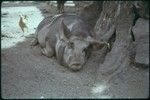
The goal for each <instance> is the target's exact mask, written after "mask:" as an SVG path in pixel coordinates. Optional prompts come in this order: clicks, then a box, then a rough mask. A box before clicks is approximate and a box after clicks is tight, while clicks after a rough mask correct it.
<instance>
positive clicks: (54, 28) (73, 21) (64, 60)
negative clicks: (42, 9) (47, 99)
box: [32, 14, 109, 71]
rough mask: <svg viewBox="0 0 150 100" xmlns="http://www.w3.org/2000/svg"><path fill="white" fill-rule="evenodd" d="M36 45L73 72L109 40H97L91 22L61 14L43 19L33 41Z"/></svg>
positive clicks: (44, 53) (43, 52)
mask: <svg viewBox="0 0 150 100" xmlns="http://www.w3.org/2000/svg"><path fill="white" fill-rule="evenodd" d="M36 44H39V45H40V47H41V52H42V54H43V55H45V56H47V57H50V58H51V57H53V56H56V59H57V61H58V62H59V63H60V64H61V65H63V66H66V67H68V68H69V69H71V70H72V71H79V70H80V69H82V67H83V65H84V64H85V63H86V61H87V59H88V57H89V54H90V53H91V51H92V50H97V49H100V48H101V47H102V46H105V45H106V46H109V44H108V43H107V42H102V41H101V42H99V41H98V40H96V39H95V38H94V32H93V30H92V29H91V28H90V27H89V25H87V23H86V22H84V21H83V20H82V18H80V17H79V16H77V15H74V14H59V15H56V16H54V17H53V18H52V19H50V17H47V18H45V19H44V20H43V21H41V23H40V24H39V25H38V27H37V29H36V39H35V40H33V41H32V46H34V45H36ZM94 48H95V49H94Z"/></svg>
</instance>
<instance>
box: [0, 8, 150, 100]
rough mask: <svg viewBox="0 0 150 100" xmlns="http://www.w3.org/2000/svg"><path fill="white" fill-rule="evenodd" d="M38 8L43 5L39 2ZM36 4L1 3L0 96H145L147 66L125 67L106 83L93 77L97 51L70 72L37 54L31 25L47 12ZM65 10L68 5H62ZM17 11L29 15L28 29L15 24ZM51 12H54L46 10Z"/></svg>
mask: <svg viewBox="0 0 150 100" xmlns="http://www.w3.org/2000/svg"><path fill="white" fill-rule="evenodd" d="M40 7H41V8H42V7H43V6H40ZM38 8H39V6H24V7H21V6H18V7H2V14H3V13H8V14H7V15H2V17H1V21H2V22H1V30H2V33H1V34H2V35H4V37H1V62H2V63H1V94H2V98H7V99H8V98H115V97H116V98H136V97H137V98H141V97H142V98H143V97H148V96H149V94H148V91H149V72H148V70H147V69H139V68H135V67H131V66H129V67H127V68H126V69H124V70H123V71H122V72H120V73H119V74H117V75H115V76H114V77H113V78H112V79H111V80H110V82H109V84H107V85H106V84H105V85H102V84H100V82H97V81H96V77H97V73H98V72H97V69H98V68H99V63H101V62H102V61H103V58H102V55H103V54H102V53H101V52H98V51H97V52H93V53H92V55H91V57H90V58H89V59H88V61H87V63H86V65H85V66H84V67H83V69H82V70H81V71H79V72H71V71H70V70H68V69H67V68H65V67H64V66H61V65H59V64H58V63H57V61H56V59H55V57H53V58H47V57H45V56H43V55H42V54H41V51H40V48H39V46H35V47H31V46H30V45H29V44H30V41H31V40H32V37H33V34H34V32H35V28H36V27H37V25H38V24H39V22H40V21H41V20H42V19H43V18H44V16H46V15H47V14H45V15H44V14H42V13H41V11H40V10H39V9H38ZM53 9H54V10H55V9H56V8H53ZM66 9H68V11H69V10H70V9H72V11H71V13H72V12H73V9H74V8H73V7H72V8H66ZM19 13H23V14H27V15H28V16H29V32H28V33H25V36H26V37H21V35H22V34H23V33H22V32H21V29H20V28H19V26H18V20H19V16H18V15H19ZM50 14H51V15H54V14H56V12H55V13H52V12H50Z"/></svg>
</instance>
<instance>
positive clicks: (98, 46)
mask: <svg viewBox="0 0 150 100" xmlns="http://www.w3.org/2000/svg"><path fill="white" fill-rule="evenodd" d="M86 40H87V41H88V42H89V43H90V45H91V46H92V49H93V50H97V49H101V48H102V47H103V46H107V47H108V48H110V46H109V43H107V42H102V41H101V42H99V41H98V40H96V39H94V38H92V37H90V36H89V37H87V38H86Z"/></svg>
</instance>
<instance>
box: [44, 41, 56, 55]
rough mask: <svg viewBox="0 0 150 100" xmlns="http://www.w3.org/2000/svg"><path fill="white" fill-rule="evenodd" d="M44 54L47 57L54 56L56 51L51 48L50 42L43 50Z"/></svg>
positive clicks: (47, 42)
mask: <svg viewBox="0 0 150 100" xmlns="http://www.w3.org/2000/svg"><path fill="white" fill-rule="evenodd" d="M42 53H43V54H44V55H45V56H47V57H52V56H53V55H54V49H53V48H52V47H51V46H50V41H46V47H45V48H43V49H42Z"/></svg>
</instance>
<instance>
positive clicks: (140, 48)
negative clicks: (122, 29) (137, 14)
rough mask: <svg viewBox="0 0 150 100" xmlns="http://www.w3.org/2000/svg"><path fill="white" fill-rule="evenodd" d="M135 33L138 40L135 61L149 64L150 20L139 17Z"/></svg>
mask: <svg viewBox="0 0 150 100" xmlns="http://www.w3.org/2000/svg"><path fill="white" fill-rule="evenodd" d="M133 34H134V36H135V42H136V47H135V48H136V56H135V62H136V63H137V64H142V65H146V66H149V20H145V19H141V18H140V19H138V20H137V22H136V24H135V26H134V27H133Z"/></svg>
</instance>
